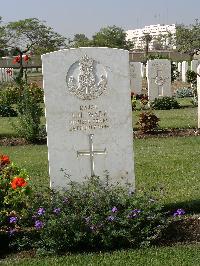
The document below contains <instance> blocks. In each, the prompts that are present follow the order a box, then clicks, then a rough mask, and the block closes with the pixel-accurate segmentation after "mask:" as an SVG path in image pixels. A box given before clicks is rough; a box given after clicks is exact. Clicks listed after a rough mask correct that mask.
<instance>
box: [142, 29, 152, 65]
mask: <svg viewBox="0 0 200 266" xmlns="http://www.w3.org/2000/svg"><path fill="white" fill-rule="evenodd" d="M142 39H143V41H144V43H145V46H144V54H145V63H146V62H147V58H148V55H149V43H150V42H151V41H152V36H151V35H150V34H149V33H144V36H143V38H142Z"/></svg>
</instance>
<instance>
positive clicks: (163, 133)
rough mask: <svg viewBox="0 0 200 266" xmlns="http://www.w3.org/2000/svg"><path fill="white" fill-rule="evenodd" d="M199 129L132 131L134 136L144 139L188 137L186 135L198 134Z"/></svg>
mask: <svg viewBox="0 0 200 266" xmlns="http://www.w3.org/2000/svg"><path fill="white" fill-rule="evenodd" d="M199 135H200V129H195V128H190V129H161V130H156V131H153V132H148V133H144V132H141V131H134V138H136V139H145V138H166V137H188V136H199Z"/></svg>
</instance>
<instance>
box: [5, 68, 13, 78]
mask: <svg viewBox="0 0 200 266" xmlns="http://www.w3.org/2000/svg"><path fill="white" fill-rule="evenodd" d="M6 73H7V74H8V75H9V76H12V69H11V68H7V69H6Z"/></svg>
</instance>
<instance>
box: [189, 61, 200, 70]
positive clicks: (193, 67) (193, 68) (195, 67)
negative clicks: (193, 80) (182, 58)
mask: <svg viewBox="0 0 200 266" xmlns="http://www.w3.org/2000/svg"><path fill="white" fill-rule="evenodd" d="M199 64H200V60H197V59H195V60H192V61H191V70H192V71H194V72H197V67H198V65H199Z"/></svg>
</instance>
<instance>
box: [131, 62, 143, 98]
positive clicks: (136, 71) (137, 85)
mask: <svg viewBox="0 0 200 266" xmlns="http://www.w3.org/2000/svg"><path fill="white" fill-rule="evenodd" d="M130 78H131V92H134V94H141V93H142V77H141V63H140V62H130Z"/></svg>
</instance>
